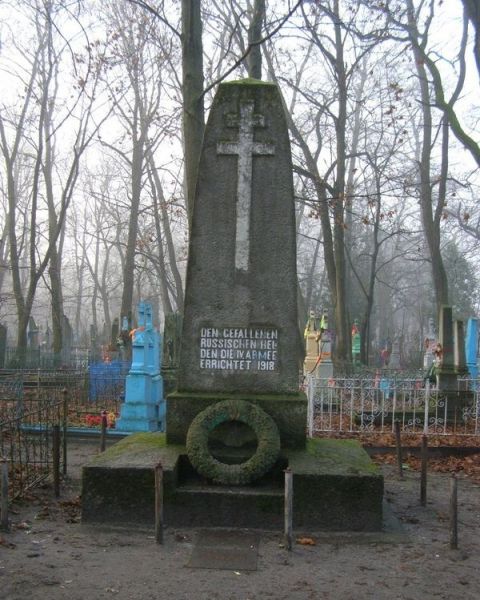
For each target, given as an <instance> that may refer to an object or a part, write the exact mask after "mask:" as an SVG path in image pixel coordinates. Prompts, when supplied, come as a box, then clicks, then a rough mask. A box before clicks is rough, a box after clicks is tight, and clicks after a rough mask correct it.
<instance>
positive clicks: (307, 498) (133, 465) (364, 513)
mask: <svg viewBox="0 0 480 600" xmlns="http://www.w3.org/2000/svg"><path fill="white" fill-rule="evenodd" d="M158 462H161V463H162V465H163V473H164V503H165V506H164V520H165V523H166V524H167V525H173V526H179V527H182V526H184V527H185V526H188V527H190V526H196V527H242V528H257V529H271V530H282V528H283V507H284V504H283V473H282V470H283V468H285V467H286V466H290V467H291V469H292V471H293V474H294V475H293V488H294V490H293V492H294V501H293V514H294V520H293V525H294V528H296V529H305V528H309V529H311V530H317V531H320V530H330V531H342V530H343V531H375V530H380V529H381V527H382V497H383V477H382V475H381V473H380V471H379V469H378V467H376V466H375V465H374V464H373V463H372V462H371V460H370V458H369V457H368V455H367V453H366V452H365V450H363V448H362V447H361V446H360V444H359V443H358V442H355V441H352V440H327V439H324V440H320V439H316V440H308V443H307V448H306V450H304V451H301V450H285V451H284V452H283V455H282V457H281V464H278V465H277V469H276V470H274V473H273V474H272V476H271V477H269V478H263V479H260V480H258V481H257V482H255V483H254V484H252V485H250V486H217V485H212V484H211V483H209V482H208V481H206V480H204V479H202V478H200V477H199V476H198V475H196V473H195V471H194V470H193V469H192V467H191V465H190V464H189V461H188V458H187V456H186V451H185V448H184V447H183V446H171V445H168V446H167V445H166V439H165V435H163V434H160V433H142V434H136V435H132V436H130V437H129V438H125V439H124V440H121V441H120V442H118V443H117V444H115V445H114V446H112V447H111V448H110V449H109V450H107V451H106V452H105V453H103V454H101V455H98V456H97V457H95V458H94V459H93V460H92V461H90V462H89V463H88V464H87V465H85V466H84V468H83V475H82V520H83V522H85V523H93V522H99V523H112V524H119V523H120V524H126V523H132V524H133V523H144V524H147V523H153V521H154V474H153V469H154V466H155V465H156V464H158Z"/></svg>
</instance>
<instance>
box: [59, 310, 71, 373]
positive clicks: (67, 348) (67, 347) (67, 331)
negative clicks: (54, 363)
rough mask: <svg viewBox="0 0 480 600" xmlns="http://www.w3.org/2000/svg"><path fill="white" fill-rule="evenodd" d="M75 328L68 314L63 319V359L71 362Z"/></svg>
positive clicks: (65, 361) (66, 362) (65, 362)
mask: <svg viewBox="0 0 480 600" xmlns="http://www.w3.org/2000/svg"><path fill="white" fill-rule="evenodd" d="M72 344H73V329H72V326H71V325H70V321H69V319H68V317H67V316H66V315H63V320H62V361H63V363H64V364H69V363H70V361H71V358H72Z"/></svg>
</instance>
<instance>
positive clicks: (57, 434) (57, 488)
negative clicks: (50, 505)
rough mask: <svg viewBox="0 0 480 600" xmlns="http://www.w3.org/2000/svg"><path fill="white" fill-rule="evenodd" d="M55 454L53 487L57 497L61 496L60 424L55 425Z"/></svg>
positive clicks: (53, 433)
mask: <svg viewBox="0 0 480 600" xmlns="http://www.w3.org/2000/svg"><path fill="white" fill-rule="evenodd" d="M52 455H53V489H54V493H55V498H58V497H59V496H60V425H54V426H53V432H52Z"/></svg>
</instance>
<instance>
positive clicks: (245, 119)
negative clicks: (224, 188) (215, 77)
mask: <svg viewBox="0 0 480 600" xmlns="http://www.w3.org/2000/svg"><path fill="white" fill-rule="evenodd" d="M233 125H234V126H237V127H238V141H237V142H219V143H218V144H217V154H234V155H236V156H238V169H237V173H238V176H237V224H236V230H235V267H236V268H237V269H239V270H240V271H248V260H249V251H250V208H251V204H252V157H253V156H273V155H274V154H275V146H274V145H273V144H265V143H263V142H254V141H253V128H254V127H265V119H264V117H263V116H262V115H254V114H253V102H244V103H242V104H241V105H240V120H239V122H238V123H233Z"/></svg>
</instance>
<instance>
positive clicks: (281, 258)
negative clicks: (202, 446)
mask: <svg viewBox="0 0 480 600" xmlns="http://www.w3.org/2000/svg"><path fill="white" fill-rule="evenodd" d="M301 354H302V348H301V343H300V336H299V331H298V320H297V274H296V241H295V211H294V195H293V180H292V163H291V155H290V143H289V137H288V127H287V123H286V119H285V114H284V110H283V104H282V99H281V96H280V92H279V90H278V88H277V87H276V86H275V85H273V84H270V83H264V82H259V81H255V80H245V81H241V82H229V83H223V84H221V85H220V86H219V88H218V92H217V94H216V96H215V100H214V102H213V105H212V108H211V111H210V115H209V120H208V124H207V127H206V130H205V135H204V142H203V149H202V153H201V158H200V164H199V175H198V182H197V188H196V196H195V204H194V212H193V218H192V229H191V237H190V247H189V258H188V267H187V279H186V289H185V310H184V318H183V330H182V342H181V352H180V363H179V368H178V392H177V393H176V395H175V394H174V395H170V396H169V398H168V402H167V412H168V414H167V423H168V427H167V440H168V441H169V443H184V442H185V438H186V433H187V431H188V428H189V425H190V422H191V420H192V419H193V418H194V417H195V415H196V414H198V412H199V411H201V410H202V409H204V408H205V402H206V400H205V397H204V396H203V397H201V396H200V395H201V394H208V398H209V399H210V400H209V402H210V403H212V402H214V401H216V400H218V399H219V395H221V394H232V393H233V394H242V398H246V399H248V398H250V400H251V402H253V403H256V404H261V405H262V406H266V404H267V403H268V406H269V410H270V414H271V415H272V416H273V418H276V419H277V423H279V424H280V425H279V428H280V430H281V431H280V434H281V435H283V436H284V438H285V439H286V438H287V435H289V434H288V433H287V431H286V428H287V427H288V428H289V431H290V433H291V432H292V431H293V432H294V433H293V434H292V435H291V439H293V438H295V440H296V441H295V443H296V444H300V445H304V444H305V433H304V432H305V418H306V404H305V397H304V396H301V397H300V396H299V391H298V390H299V367H300V359H301ZM192 394H193V395H194V394H197V396H195V398H196V400H195V398H192ZM215 395H217V397H216V398H215ZM262 395H263V396H262ZM275 399H276V400H277V402H276V403H274V400H275ZM286 400H289V403H288V411H289V412H290V414H289V415H288V416H287V414H286V412H284V413H283V412H282V411H284V410H285V411H287V405H286V404H285V402H286ZM295 401H297V402H298V404H295ZM282 402H283V403H284V404H282ZM262 403H263V404H262ZM274 413H277V416H276V417H275V416H274ZM294 423H295V424H294ZM292 443H293V442H292Z"/></svg>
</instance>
